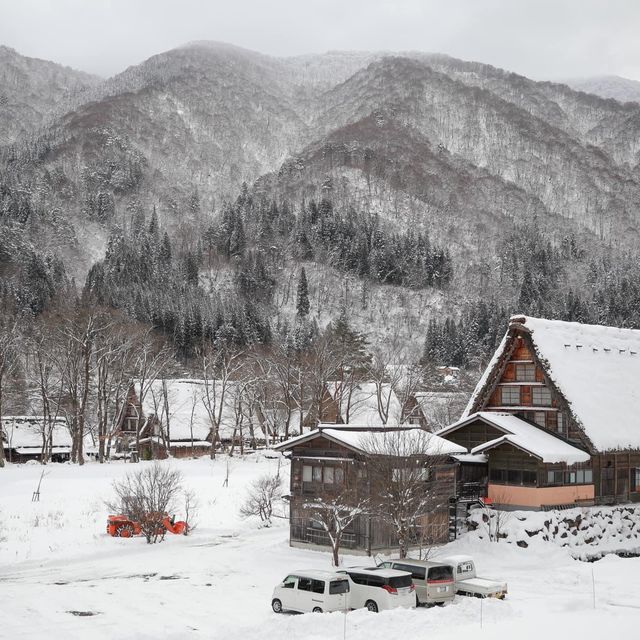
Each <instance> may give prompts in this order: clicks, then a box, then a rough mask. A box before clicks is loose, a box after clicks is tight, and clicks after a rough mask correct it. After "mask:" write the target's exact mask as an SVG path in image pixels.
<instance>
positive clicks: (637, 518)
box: [468, 506, 640, 560]
mask: <svg viewBox="0 0 640 640" xmlns="http://www.w3.org/2000/svg"><path fill="white" fill-rule="evenodd" d="M468 524H469V527H470V529H471V530H472V531H471V533H470V534H469V535H470V536H472V537H475V538H477V539H486V538H488V537H489V533H490V532H491V533H492V534H497V535H498V537H499V538H500V539H501V541H502V540H503V541H504V542H506V543H512V544H516V545H518V546H519V547H523V548H529V547H539V548H541V547H544V546H548V544H554V545H556V546H558V547H566V548H567V550H568V551H569V552H570V554H571V555H572V557H574V558H577V559H580V560H592V559H598V558H601V557H602V556H604V555H606V554H610V553H613V554H621V555H635V554H640V506H638V507H635V506H616V507H584V508H576V509H567V510H562V511H510V512H507V511H493V510H484V509H476V510H474V511H473V512H472V514H471V515H470V516H469V518H468Z"/></svg>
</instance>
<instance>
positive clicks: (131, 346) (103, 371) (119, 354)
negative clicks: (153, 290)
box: [95, 313, 136, 463]
mask: <svg viewBox="0 0 640 640" xmlns="http://www.w3.org/2000/svg"><path fill="white" fill-rule="evenodd" d="M111 315H112V320H111V322H109V323H107V324H106V325H105V326H104V327H103V329H102V331H100V332H98V333H97V335H96V342H95V361H96V367H95V369H96V373H95V378H96V380H95V384H96V412H97V418H98V425H97V426H98V429H97V431H98V433H97V436H98V460H99V461H100V462H101V463H102V462H104V460H105V457H108V455H109V453H110V448H111V447H110V443H111V438H112V437H113V433H114V431H115V429H116V423H117V420H118V415H119V409H120V407H122V406H124V404H125V402H126V395H127V392H128V390H129V382H130V376H131V373H130V371H131V364H132V360H133V357H134V353H135V350H136V339H135V336H136V333H135V331H132V330H131V325H130V324H129V323H126V322H125V321H124V319H122V318H120V317H119V316H118V315H117V314H114V313H112V314H111Z"/></svg>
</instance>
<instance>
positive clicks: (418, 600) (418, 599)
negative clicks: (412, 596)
mask: <svg viewBox="0 0 640 640" xmlns="http://www.w3.org/2000/svg"><path fill="white" fill-rule="evenodd" d="M419 606H420V598H418V594H417V593H416V607H419Z"/></svg>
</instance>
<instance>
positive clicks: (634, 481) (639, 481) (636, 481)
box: [631, 467, 640, 493]
mask: <svg viewBox="0 0 640 640" xmlns="http://www.w3.org/2000/svg"><path fill="white" fill-rule="evenodd" d="M631 491H635V492H636V493H640V467H635V469H634V468H632V469H631Z"/></svg>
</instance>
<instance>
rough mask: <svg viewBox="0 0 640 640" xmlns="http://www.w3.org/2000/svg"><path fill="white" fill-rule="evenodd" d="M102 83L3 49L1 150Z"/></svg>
mask: <svg viewBox="0 0 640 640" xmlns="http://www.w3.org/2000/svg"><path fill="white" fill-rule="evenodd" d="M99 83H100V79H99V78H97V77H95V76H91V75H89V74H88V73H83V72H81V71H76V70H74V69H70V68H69V67H63V66H62V65H59V64H55V63H53V62H48V61H47V60H39V59H37V58H27V57H25V56H21V55H20V54H19V53H18V52H17V51H14V50H13V49H10V48H9V47H4V46H2V45H0V146H2V145H5V144H8V143H11V142H13V141H14V140H16V139H17V138H19V137H20V136H22V135H25V134H29V133H33V132H34V131H35V130H37V128H38V127H40V126H41V125H42V124H44V123H45V122H48V121H51V120H52V119H53V117H54V116H55V115H61V114H62V113H64V112H65V111H67V110H69V109H70V108H72V107H73V106H74V105H75V104H78V103H80V102H82V100H83V99H84V96H85V95H87V94H88V93H89V91H90V89H91V88H93V87H96V86H97V85H98V84H99Z"/></svg>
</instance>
